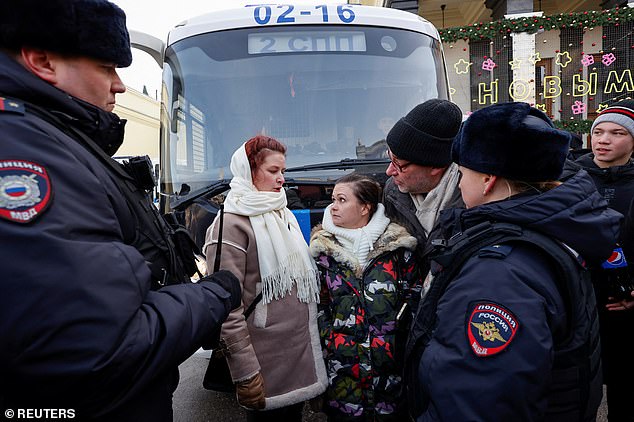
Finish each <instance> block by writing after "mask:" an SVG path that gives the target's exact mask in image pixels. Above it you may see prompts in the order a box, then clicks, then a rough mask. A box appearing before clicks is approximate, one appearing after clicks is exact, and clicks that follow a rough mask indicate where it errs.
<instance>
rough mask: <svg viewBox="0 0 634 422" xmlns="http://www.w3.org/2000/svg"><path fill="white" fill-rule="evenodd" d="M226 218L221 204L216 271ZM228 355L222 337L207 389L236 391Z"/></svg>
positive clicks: (205, 384) (211, 362) (205, 383)
mask: <svg viewBox="0 0 634 422" xmlns="http://www.w3.org/2000/svg"><path fill="white" fill-rule="evenodd" d="M223 220H224V207H223V205H220V221H219V224H220V226H219V227H218V247H217V248H216V258H215V262H214V272H216V271H218V270H219V269H220V254H221V249H222V226H223ZM260 300H262V293H260V294H258V295H257V296H256V298H255V299H254V300H253V302H252V303H251V305H249V307H248V308H247V309H246V310H245V311H244V314H243V315H244V319H245V320H246V319H247V318H249V315H251V314H252V313H253V311H254V310H255V307H256V306H257V304H258V303H259V302H260ZM227 355H228V351H227V345H226V344H225V342H224V340H222V339H220V342H219V344H218V346H217V347H215V348H214V349H213V350H212V352H211V357H210V358H209V364H208V365H207V371H205V377H204V378H203V387H204V388H205V389H207V390H212V391H219V392H223V393H233V392H235V391H236V388H235V385H234V384H233V380H232V379H231V372H230V371H229V365H228V364H227V358H226V356H227Z"/></svg>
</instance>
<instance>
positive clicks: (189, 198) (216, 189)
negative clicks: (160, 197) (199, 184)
mask: <svg viewBox="0 0 634 422" xmlns="http://www.w3.org/2000/svg"><path fill="white" fill-rule="evenodd" d="M229 182H231V180H230V179H220V180H216V181H215V182H213V183H212V184H210V185H208V186H205V187H204V188H201V189H196V190H195V191H193V192H187V193H185V194H184V195H183V196H180V195H178V194H176V195H175V196H173V197H172V198H171V200H170V206H171V207H172V208H173V209H179V208H184V207H185V206H187V205H189V204H190V203H192V202H194V201H195V200H196V199H198V198H200V197H201V196H206V195H209V194H211V196H215V195H217V194H219V193H221V192H224V191H225V190H226V189H227V188H228V187H229Z"/></svg>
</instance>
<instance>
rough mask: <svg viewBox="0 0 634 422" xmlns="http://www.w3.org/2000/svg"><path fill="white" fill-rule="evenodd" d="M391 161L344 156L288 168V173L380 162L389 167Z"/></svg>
mask: <svg viewBox="0 0 634 422" xmlns="http://www.w3.org/2000/svg"><path fill="white" fill-rule="evenodd" d="M389 163H390V160H389V158H372V159H357V158H354V159H353V158H344V159H343V160H341V161H332V162H329V163H318V164H308V165H305V166H299V167H291V168H287V169H286V173H289V172H296V171H311V170H345V169H350V168H356V167H363V166H371V165H379V164H382V165H385V166H386V167H387V165H388V164H389Z"/></svg>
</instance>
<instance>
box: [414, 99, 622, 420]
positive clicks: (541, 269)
mask: <svg viewBox="0 0 634 422" xmlns="http://www.w3.org/2000/svg"><path fill="white" fill-rule="evenodd" d="M569 140H570V134H569V133H567V132H565V131H560V130H558V129H556V128H555V127H554V125H553V123H552V122H551V121H550V119H549V118H548V117H547V116H546V115H545V114H544V113H542V112H541V111H539V110H537V109H535V108H532V107H530V106H529V105H528V104H525V103H503V104H496V105H492V106H489V107H486V108H484V109H481V110H478V111H476V112H475V113H473V114H472V115H471V116H470V117H469V118H468V119H467V120H466V121H465V123H464V124H463V127H462V129H461V131H460V133H459V134H458V136H457V137H456V139H455V141H454V143H453V147H452V159H453V161H454V162H455V163H456V164H458V165H459V169H460V172H461V175H462V176H461V180H460V190H461V193H462V198H463V200H464V202H465V205H466V209H452V210H447V211H444V212H443V213H442V214H441V218H440V221H439V228H440V230H441V232H442V234H443V236H442V238H441V239H439V240H438V241H437V242H435V246H436V249H435V250H434V252H433V254H432V270H431V273H432V275H433V277H434V278H433V281H432V282H431V288H430V290H429V292H428V293H427V295H426V296H425V297H424V299H423V301H422V303H421V306H420V307H419V311H418V314H417V316H416V318H415V321H414V323H413V328H412V331H411V335H410V339H409V341H408V347H407V350H406V354H407V368H408V369H407V375H408V379H409V385H408V394H409V395H408V398H409V403H410V405H411V406H412V413H413V415H414V416H415V418H416V419H417V420H418V421H432V420H444V421H466V420H480V421H482V420H486V421H509V420H541V421H544V420H546V421H550V420H552V421H562V420H566V421H591V420H592V421H593V420H594V419H595V416H596V412H597V409H598V407H599V404H600V402H601V396H602V390H601V370H600V359H599V355H600V350H599V349H600V344H599V334H598V321H597V315H596V306H595V299H594V294H593V290H592V286H591V283H590V280H589V277H588V274H587V270H586V269H585V268H584V263H585V262H591V263H596V262H601V261H602V260H604V259H605V258H606V257H607V256H609V255H610V253H611V251H612V245H613V244H614V241H615V239H616V236H617V233H618V227H619V222H620V218H621V215H620V214H618V213H616V212H615V211H613V210H610V209H609V208H608V206H607V203H606V202H605V200H604V199H603V198H602V197H601V195H600V194H599V193H598V192H597V191H596V189H595V187H594V184H593V183H592V180H591V179H590V178H589V177H588V175H587V173H585V172H580V173H579V174H577V175H575V176H574V177H572V178H571V179H569V180H568V181H566V182H565V183H560V182H558V181H557V180H558V179H559V177H560V175H561V173H562V169H563V165H564V160H565V157H566V154H567V153H568V146H569Z"/></svg>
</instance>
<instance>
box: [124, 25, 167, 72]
mask: <svg viewBox="0 0 634 422" xmlns="http://www.w3.org/2000/svg"><path fill="white" fill-rule="evenodd" d="M128 32H129V33H130V46H131V47H132V48H137V49H139V50H141V51H145V52H146V53H148V54H149V55H150V57H152V58H153V59H154V61H156V63H157V64H158V65H159V67H160V68H161V69H163V57H164V55H165V43H164V42H163V41H161V40H159V39H158V38H156V37H154V36H152V35H150V34H146V33H144V32H139V31H134V30H130V31H128Z"/></svg>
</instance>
